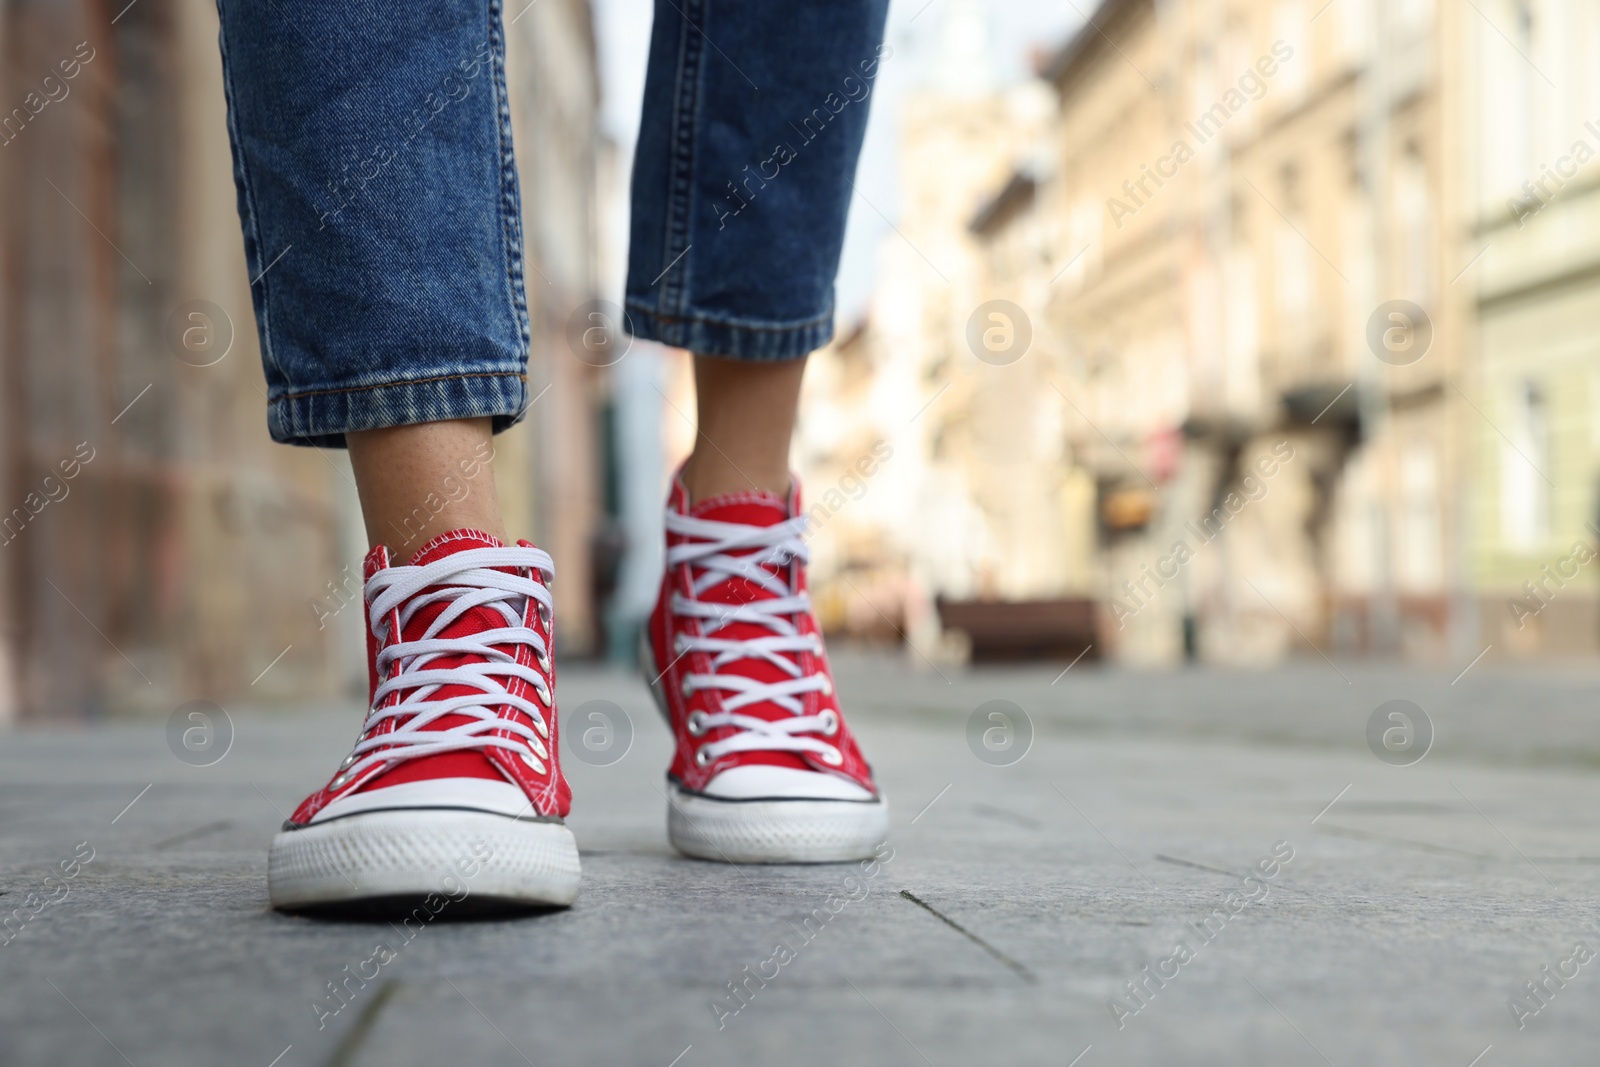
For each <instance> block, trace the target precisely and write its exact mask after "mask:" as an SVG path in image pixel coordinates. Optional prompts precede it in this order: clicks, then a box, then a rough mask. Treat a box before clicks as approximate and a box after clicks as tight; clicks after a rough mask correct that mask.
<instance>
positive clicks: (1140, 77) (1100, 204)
mask: <svg viewBox="0 0 1600 1067" xmlns="http://www.w3.org/2000/svg"><path fill="white" fill-rule="evenodd" d="M970 13H971V5H968V6H966V7H963V6H962V5H959V4H958V5H952V13H951V14H950V16H949V18H950V20H951V22H952V23H953V24H959V22H960V20H961V19H962V18H967V17H970ZM1597 17H1600V16H1597V15H1596V13H1594V12H1592V11H1589V10H1587V9H1580V8H1579V7H1576V6H1573V5H1563V4H1557V3H1554V2H1553V0H1552V2H1549V3H1543V4H1540V3H1533V2H1527V3H1510V2H1507V3H1503V4H1498V5H1490V6H1488V7H1486V8H1485V9H1484V10H1483V11H1481V12H1480V11H1477V10H1476V9H1474V8H1473V7H1471V6H1467V7H1461V6H1459V5H1444V4H1436V3H1433V2H1431V0H1405V2H1402V3H1396V4H1380V3H1376V2H1372V0H1338V2H1337V3H1334V4H1331V5H1322V4H1312V3H1309V2H1303V0H1172V2H1168V3H1159V4H1158V3H1155V2H1154V0H1105V2H1104V3H1102V4H1101V5H1100V6H1099V8H1098V9H1097V10H1096V11H1095V12H1094V14H1093V15H1092V16H1091V18H1092V23H1093V25H1091V26H1086V27H1084V29H1083V30H1082V31H1081V32H1079V33H1078V34H1077V35H1075V36H1074V38H1073V39H1072V40H1071V41H1069V42H1068V43H1067V44H1066V45H1065V46H1064V47H1063V48H1062V49H1060V50H1059V51H1058V52H1056V53H1054V54H1053V55H1050V56H1048V57H1045V58H1044V59H1043V60H1042V61H1041V62H1040V63H1039V65H1038V70H1039V79H1038V81H1037V82H1036V83H1034V84H1032V85H1023V86H1017V87H1011V88H1007V89H1005V90H1001V91H992V90H991V91H986V92H983V91H980V92H971V91H969V92H966V93H954V94H952V92H951V91H950V90H949V88H948V87H946V86H944V85H941V84H939V83H937V82H936V83H935V84H933V85H932V86H930V87H929V88H927V89H926V90H924V91H923V92H921V93H920V94H919V95H918V96H917V97H916V98H915V99H914V100H913V101H912V102H911V103H910V105H909V106H908V108H907V111H906V113H905V115H904V116H903V119H902V130H903V147H902V154H901V172H902V174H903V175H904V182H905V192H904V196H903V204H902V209H903V210H902V216H901V218H900V219H898V220H897V223H898V228H899V230H898V232H897V233H896V234H894V235H892V236H890V237H889V238H887V239H886V242H885V246H884V251H883V263H882V271H881V279H880V283H879V290H878V295H877V297H876V299H875V302H874V305H873V309H872V314H871V318H870V321H869V322H868V323H867V324H866V325H865V327H864V328H863V329H862V330H861V331H859V332H858V333H857V334H855V335H853V336H852V337H851V338H850V339H849V340H848V342H847V343H843V344H840V345H837V346H835V349H834V350H833V351H831V352H829V353H826V354H824V356H823V358H822V359H820V360H819V361H818V366H819V367H826V368H829V369H828V370H826V371H824V372H823V373H825V374H827V375H829V376H830V379H831V378H832V377H836V376H837V375H838V374H840V373H842V368H845V367H848V366H851V365H858V364H862V363H863V361H864V362H865V364H866V365H868V366H870V367H871V373H872V374H874V375H877V376H878V377H879V378H880V379H882V380H883V382H885V383H888V382H892V383H894V384H893V386H892V389H891V391H892V392H894V393H895V394H896V395H898V396H901V397H902V398H903V399H902V401H901V403H899V404H898V405H884V404H881V403H880V404H873V405H866V404H862V405H859V407H860V409H861V414H860V417H861V418H862V419H865V420H873V419H876V420H877V422H878V423H883V422H885V421H893V420H894V419H898V418H900V417H901V412H900V410H899V409H900V408H906V409H907V411H906V413H905V415H906V417H909V414H910V412H912V411H916V410H918V408H919V406H920V405H923V404H927V408H926V411H925V412H924V413H922V414H920V415H919V416H918V417H917V419H916V421H915V422H914V423H912V424H910V425H909V426H904V425H896V426H888V425H879V426H877V428H876V429H875V430H874V433H877V434H884V435H890V436H891V439H892V440H894V441H895V442H896V451H895V459H894V463H895V465H896V468H897V475H896V477H897V479H905V480H907V481H908V482H909V485H910V487H909V488H907V489H904V490H896V491H898V492H903V493H905V494H906V495H907V496H908V497H909V499H908V500H907V501H906V502H905V503H906V504H907V505H908V506H907V507H905V508H903V509H900V510H898V511H897V512H895V513H893V514H889V515H885V516H883V518H882V522H881V527H880V529H879V533H880V537H879V538H878V539H877V541H876V542H872V541H871V539H870V538H868V537H866V536H865V533H864V532H858V533H857V534H856V535H855V539H856V541H857V542H859V543H861V544H869V543H875V544H876V545H877V546H878V547H877V548H875V549H874V551H876V552H877V554H878V555H879V556H881V557H883V558H880V559H878V560H877V561H876V562H875V563H874V569H875V571H876V572H877V574H878V575H879V578H878V579H877V580H878V581H879V582H880V583H887V584H889V585H894V584H895V582H896V581H897V580H898V579H897V578H896V577H895V575H900V576H903V578H904V582H903V585H904V587H905V588H904V589H903V590H902V591H901V592H900V593H899V599H900V601H901V602H903V603H904V604H906V605H909V606H910V607H911V608H912V609H915V608H916V606H917V605H927V604H929V603H931V602H933V601H934V599H935V598H937V597H940V596H945V597H973V596H976V597H987V598H993V599H996V600H999V601H1019V600H1029V599H1038V598H1048V597H1061V596H1071V595H1074V594H1080V593H1088V594H1090V595H1092V596H1093V597H1095V598H1096V599H1097V600H1098V602H1099V604H1100V605H1101V619H1102V622H1101V627H1100V633H1101V638H1102V641H1103V642H1104V644H1105V646H1106V647H1107V649H1108V651H1110V652H1111V653H1112V654H1114V655H1116V656H1118V657H1119V658H1122V659H1124V660H1126V661H1130V662H1138V663H1154V664H1159V663H1170V662H1174V661H1178V660H1180V659H1182V658H1184V657H1186V656H1188V657H1196V658H1201V659H1206V660H1210V661H1215V662H1230V663H1261V662H1268V661H1272V660H1275V659H1278V658H1281V657H1283V656H1285V655H1289V654H1295V653H1302V654H1314V653H1313V652H1312V651H1311V650H1312V649H1313V648H1314V649H1316V650H1318V651H1327V652H1329V653H1334V652H1340V653H1345V654H1363V653H1374V654H1384V655H1394V654H1401V655H1407V656H1413V657H1418V658H1425V659H1444V658H1458V657H1459V658H1461V659H1463V660H1464V659H1468V658H1471V657H1472V656H1473V655H1476V654H1477V653H1478V652H1479V651H1480V650H1482V649H1484V648H1485V647H1486V646H1488V647H1489V648H1490V651H1491V653H1492V654H1493V655H1495V656H1500V655H1517V654H1543V653H1559V652H1561V651H1563V650H1568V651H1583V652H1590V653H1592V652H1594V651H1595V650H1596V648H1597V646H1600V634H1597V632H1596V627H1597V625H1600V603H1597V601H1596V598H1595V590H1596V588H1597V584H1596V579H1595V577H1594V574H1595V572H1596V571H1597V570H1600V568H1597V567H1590V566H1588V565H1587V563H1586V561H1580V562H1579V563H1578V564H1576V565H1575V564H1574V562H1573V561H1572V560H1571V559H1569V558H1568V557H1572V556H1574V555H1575V554H1581V555H1586V556H1590V557H1591V558H1592V552H1589V551H1585V552H1583V553H1576V552H1575V549H1574V545H1575V544H1576V543H1578V542H1580V541H1581V542H1585V543H1587V544H1588V545H1591V546H1592V545H1593V544H1594V542H1595V540H1596V538H1597V537H1600V530H1588V531H1585V528H1584V524H1585V523H1592V522H1594V521H1595V520H1596V499H1597V495H1596V494H1597V488H1600V478H1597V469H1600V464H1597V462H1596V456H1597V450H1600V419H1597V412H1600V359H1597V358H1596V353H1595V351H1594V346H1595V341H1594V340H1593V338H1592V334H1593V331H1592V330H1588V329H1586V326H1585V324H1587V323H1592V322H1593V321H1595V318H1594V315H1593V314H1592V312H1593V311H1594V310H1595V309H1594V307H1593V306H1592V305H1593V303H1594V302H1595V300H1596V298H1595V296H1594V295H1593V293H1594V286H1593V279H1594V277H1595V276H1596V271H1595V259H1594V256H1595V255H1596V253H1595V251H1594V249H1595V248H1596V247H1600V242H1597V241H1595V240H1593V239H1591V238H1592V237H1594V236H1596V235H1600V216H1595V215H1594V214H1593V213H1594V212H1596V211H1600V196H1597V195H1595V194H1596V191H1597V190H1600V181H1597V180H1596V175H1600V169H1596V170H1594V171H1593V172H1592V173H1591V172H1590V171H1589V170H1587V169H1584V164H1585V163H1586V162H1587V160H1588V158H1590V157H1592V156H1593V155H1594V154H1595V148H1596V147H1600V139H1597V134H1600V121H1595V120H1596V119H1597V118H1600V104H1597V103H1596V97H1595V93H1596V91H1597V90H1596V84H1597V82H1600V76H1597V74H1596V72H1595V69H1594V65H1593V64H1592V62H1586V61H1585V59H1584V58H1583V57H1584V56H1586V55H1587V56H1592V48H1591V47H1590V44H1592V42H1593V41H1595V40H1597V39H1600V36H1597V34H1600V21H1597ZM1503 33H1504V34H1507V35H1508V36H1506V37H1502V34H1503ZM1518 34H1521V35H1522V36H1521V37H1520V38H1519V37H1518V36H1517V35H1518ZM969 36H970V31H966V32H963V33H958V34H956V37H957V39H965V38H967V37H969ZM1519 40H1520V41H1521V42H1522V43H1521V44H1520V45H1517V44H1515V43H1514V42H1516V41H1519ZM1585 42H1588V43H1589V44H1586V43H1585ZM1585 49H1589V50H1588V51H1586V50H1585ZM1546 70H1548V72H1549V77H1545V75H1544V72H1545V71H1546ZM1551 79H1554V80H1553V81H1552V80H1551ZM1557 84H1559V85H1562V86H1564V87H1567V88H1566V90H1562V91H1558V90H1556V89H1555V85H1557ZM1507 86H1509V87H1510V90H1509V91H1507V89H1506V87H1507ZM1046 88H1048V90H1049V96H1048V99H1047V100H1046V101H1045V102H1044V103H1043V106H1041V105H1040V102H1039V94H1040V91H1041V90H1042V89H1046ZM1567 90H1570V91H1567ZM1558 102H1559V106H1557V104H1558ZM1585 121H1589V122H1590V126H1585V125H1584V123H1585ZM1591 127H1592V128H1591ZM1508 160H1517V161H1519V162H1517V163H1515V164H1508V162H1507V161H1508ZM1596 167H1597V168H1600V164H1597V165H1596ZM1541 175H1549V178H1548V180H1545V181H1543V182H1542V183H1541V181H1540V177H1541ZM1525 181H1530V182H1531V184H1530V185H1529V186H1528V187H1526V188H1525V187H1524V186H1523V183H1524V182H1525ZM1508 196H1510V197H1512V200H1511V201H1509V206H1508V200H1507V197H1508ZM1530 197H1531V198H1532V199H1530ZM1518 203H1521V204H1522V207H1520V208H1518V207H1517V206H1516V205H1517V204H1518ZM1024 332H1026V333H1027V334H1029V335H1030V336H1029V337H1028V338H1027V340H1026V346H1025V350H1023V351H1021V352H1018V351H1017V350H1016V347H1015V346H1016V345H1017V344H1018V343H1019V342H1018V341H1017V340H1016V338H1017V337H1018V336H1019V335H1020V334H1022V333H1024ZM1008 346H1010V347H1008ZM863 353H864V354H865V355H863ZM873 388H874V387H873V385H872V384H871V383H858V384H857V385H856V386H854V387H853V390H852V391H853V393H854V395H859V396H867V395H870V394H871V393H872V391H873ZM886 412H892V413H893V414H892V415H891V416H887V417H886V416H885V413H886ZM829 432H830V433H831V434H832V435H833V436H835V437H838V438H845V437H848V436H849V434H848V432H847V431H845V430H843V429H840V428H838V427H833V428H832V429H831V430H830V431H829ZM803 440H804V438H803ZM886 495H887V494H886ZM935 501H937V503H935ZM869 512H870V509H869V508H866V507H863V508H861V509H859V513H860V514H861V515H862V516H863V517H865V516H866V515H867V514H869ZM856 554H857V555H858V556H859V555H860V551H859V550H858V551H857V553H856ZM1546 565H1548V566H1549V568H1551V569H1550V570H1549V573H1550V574H1554V575H1555V576H1556V577H1555V578H1554V580H1551V579H1550V578H1548V577H1545V574H1546V572H1545V571H1544V570H1542V568H1545V567H1546ZM1568 571H1571V572H1572V573H1570V574H1569V573H1567V572H1568ZM831 580H832V577H831V571H829V570H828V569H827V568H826V567H825V568H823V570H822V572H821V573H819V575H818V579H817V581H818V585H819V587H823V588H826V587H827V586H828V584H829V582H830V581H831ZM1530 582H1531V583H1533V587H1532V588H1530V587H1529V586H1528V584H1527V583H1530ZM1541 583H1542V584H1541ZM1519 596H1520V597H1521V598H1523V600H1524V603H1523V604H1522V605H1521V606H1520V607H1519V606H1518V604H1517V602H1516V601H1517V599H1518V597H1519ZM1529 596H1536V597H1537V599H1534V600H1527V599H1526V598H1527V597H1529ZM906 626H907V630H908V632H909V633H910V634H911V635H912V640H913V643H914V644H916V643H917V641H918V639H919V637H920V639H921V640H922V642H923V644H922V645H921V647H922V648H925V649H927V648H933V647H936V646H937V642H939V641H940V640H941V638H940V635H939V633H938V627H937V624H936V620H934V619H932V618H931V615H930V613H929V612H928V611H927V610H926V608H924V609H923V610H922V614H921V615H920V616H919V615H917V614H916V612H915V610H912V611H910V612H909V613H908V615H907V619H906ZM1508 627H1509V629H1508Z"/></svg>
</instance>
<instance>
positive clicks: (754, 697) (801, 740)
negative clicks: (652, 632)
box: [666, 511, 844, 766]
mask: <svg viewBox="0 0 1600 1067" xmlns="http://www.w3.org/2000/svg"><path fill="white" fill-rule="evenodd" d="M666 519H667V531H668V532H669V533H673V534H678V535H682V536H684V537H688V538H694V539H695V540H690V541H685V542H683V543H681V544H677V545H673V546H671V547H670V548H668V549H667V566H668V567H677V566H680V565H682V564H685V563H687V564H689V565H690V566H691V567H698V568H700V571H701V573H700V575H699V577H697V578H695V579H694V583H693V592H694V596H693V597H692V598H691V597H686V596H683V595H682V594H674V595H673V597H672V603H671V605H670V607H671V611H672V613H673V614H674V615H681V616H686V617H689V618H695V619H699V620H701V624H700V630H701V632H700V633H699V634H679V635H678V639H677V643H676V647H675V648H674V652H675V653H676V654H677V655H678V656H680V657H681V656H684V655H687V654H689V653H693V652H708V653H711V654H712V655H713V657H714V658H713V659H712V661H711V673H709V674H688V675H685V676H684V679H683V694H684V696H685V697H689V696H693V695H694V694H695V693H696V692H699V691H700V690H716V691H718V692H719V693H721V694H724V695H723V698H722V710H721V711H719V712H716V713H714V714H708V713H706V712H694V713H693V714H691V715H690V716H689V724H688V725H689V732H690V733H692V734H694V735H695V736H699V735H701V734H704V733H706V732H707V731H709V730H715V729H718V728H721V727H725V726H733V727H737V728H738V732H737V733H733V734H730V735H728V736H727V737H725V738H723V739H722V740H720V741H716V742H714V743H711V744H707V745H702V746H701V747H700V749H699V751H698V753H697V754H696V760H697V761H698V762H699V763H700V765H701V766H708V765H709V764H711V763H712V762H713V761H715V760H717V759H719V758H720V757H722V756H725V755H727V754H728V753H730V752H762V751H765V752H770V751H781V752H811V753H815V754H816V755H817V756H818V757H819V758H821V759H822V761H823V762H824V763H828V764H830V765H833V766H837V765H838V764H840V763H842V762H844V759H843V757H842V756H841V755H840V753H839V750H838V749H837V748H835V747H834V746H833V745H830V744H828V743H827V742H825V741H820V740H818V739H817V738H814V737H802V736H799V735H801V734H814V733H820V734H823V735H826V736H831V735H832V734H834V733H836V732H837V731H838V728H839V717H838V715H837V714H835V713H834V712H833V711H832V710H831V709H829V710H824V711H822V712H820V713H818V714H816V715H807V714H805V706H804V704H803V703H802V702H801V701H800V699H799V698H800V697H801V696H803V695H804V694H806V693H823V694H825V695H828V694H831V693H832V692H833V685H832V683H830V682H829V681H828V676H827V675H826V674H821V673H817V674H806V673H805V672H804V671H802V670H801V668H800V665H799V664H798V663H796V662H795V661H794V660H793V659H791V658H789V657H788V656H785V655H783V653H785V652H812V653H816V652H820V651H821V644H820V642H819V641H818V640H817V638H816V637H814V636H813V635H810V634H802V633H801V632H800V630H799V628H798V627H796V626H795V624H794V623H793V622H791V621H790V620H789V617H790V616H793V615H797V614H799V613H801V612H809V611H810V610H811V598H810V597H809V596H807V595H806V594H804V593H794V592H792V591H791V590H790V588H789V584H788V583H787V582H786V581H784V580H783V579H782V578H780V577H779V576H778V575H776V574H774V573H773V572H772V571H770V570H768V569H767V568H766V566H763V564H776V565H777V567H778V568H779V569H780V570H781V569H782V568H784V567H786V566H788V565H789V563H790V561H791V560H796V559H798V560H800V561H801V562H802V563H803V562H805V561H806V559H807V558H808V557H809V550H808V549H807V547H806V543H805V541H804V535H805V530H806V519H805V516H804V515H801V516H798V517H796V518H793V519H789V520H787V521H785V522H781V523H778V524H776V525H774V526H746V525H744V524H742V523H732V522H715V521H712V520H710V519H701V518H696V517H694V516H692V515H680V514H678V513H676V512H673V511H668V512H667V516H666ZM750 548H754V549H756V551H754V552H749V553H747V554H745V555H732V554H731V553H733V552H734V551H737V550H740V549H750ZM763 548H765V549H767V551H765V552H762V551H761V549H763ZM731 578H743V579H745V580H746V581H748V582H750V583H751V584H753V585H757V586H759V587H761V588H762V589H764V590H766V591H767V592H769V593H771V594H773V596H772V597H771V598H770V599H765V600H756V601H753V602H751V603H748V604H717V603H708V602H706V601H704V600H701V599H699V598H700V597H701V596H702V595H704V594H705V592H706V591H707V590H708V589H710V588H712V587H713V586H716V585H720V584H721V583H723V582H725V581H728V580H729V579H731ZM736 622H743V623H754V624H756V625H758V626H761V627H764V628H765V629H767V630H770V631H771V636H762V637H754V638H747V639H745V640H742V641H736V640H732V639H729V638H723V637H717V636H716V635H717V634H718V633H720V632H721V631H722V630H723V629H724V628H726V627H727V626H729V625H730V624H732V623H736ZM744 659H757V660H763V661H765V662H767V663H770V664H772V665H773V666H775V667H777V668H778V669H779V670H781V671H782V672H783V673H784V674H786V675H788V678H787V679H785V680H783V681H778V682H758V681H756V680H755V679H753V678H747V677H745V676H744V675H739V674H723V673H721V671H722V669H723V668H724V667H727V666H728V665H730V664H732V663H736V662H738V661H739V660H744ZM726 694H731V695H726ZM766 702H770V703H773V704H776V705H778V706H779V707H780V708H783V709H784V710H785V711H787V712H789V713H790V715H791V716H793V717H792V718H789V719H779V720H777V721H773V722H769V721H768V720H766V719H762V718H759V717H757V716H755V715H741V714H739V709H740V708H745V707H749V706H750V705H752V704H760V703H766Z"/></svg>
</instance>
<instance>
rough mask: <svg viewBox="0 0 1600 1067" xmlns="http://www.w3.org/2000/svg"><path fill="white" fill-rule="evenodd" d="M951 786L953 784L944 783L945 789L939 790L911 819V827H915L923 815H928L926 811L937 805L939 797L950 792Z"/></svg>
mask: <svg viewBox="0 0 1600 1067" xmlns="http://www.w3.org/2000/svg"><path fill="white" fill-rule="evenodd" d="M953 785H955V783H954V782H946V783H945V787H944V788H943V789H941V790H939V792H938V794H937V795H935V796H934V798H933V799H932V800H930V801H928V802H927V803H926V804H924V805H922V810H921V811H919V812H917V814H916V816H915V817H914V818H912V820H911V825H913V826H915V825H916V824H917V819H920V818H922V817H923V816H924V815H926V814H928V809H929V808H931V807H933V806H934V805H935V804H937V803H938V802H939V797H942V796H944V795H945V794H946V793H948V792H950V787H951V786H953Z"/></svg>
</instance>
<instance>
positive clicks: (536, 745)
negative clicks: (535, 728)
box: [528, 737, 550, 759]
mask: <svg viewBox="0 0 1600 1067" xmlns="http://www.w3.org/2000/svg"><path fill="white" fill-rule="evenodd" d="M528 747H529V748H531V749H533V750H534V751H535V752H537V753H539V758H540V759H549V758H550V750H549V749H548V748H545V747H544V742H542V741H540V740H539V739H538V738H537V737H533V738H529V739H528Z"/></svg>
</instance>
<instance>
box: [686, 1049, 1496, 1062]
mask: <svg viewBox="0 0 1600 1067" xmlns="http://www.w3.org/2000/svg"><path fill="white" fill-rule="evenodd" d="M692 1048H694V1045H692V1044H689V1045H685V1046H683V1051H682V1052H680V1053H678V1054H677V1055H676V1056H674V1057H672V1062H671V1063H669V1064H667V1067H678V1061H679V1060H681V1059H683V1058H684V1057H685V1056H687V1055H688V1054H689V1050H690V1049H692ZM1467 1067H1472V1064H1470V1063H1469V1064H1467Z"/></svg>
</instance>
